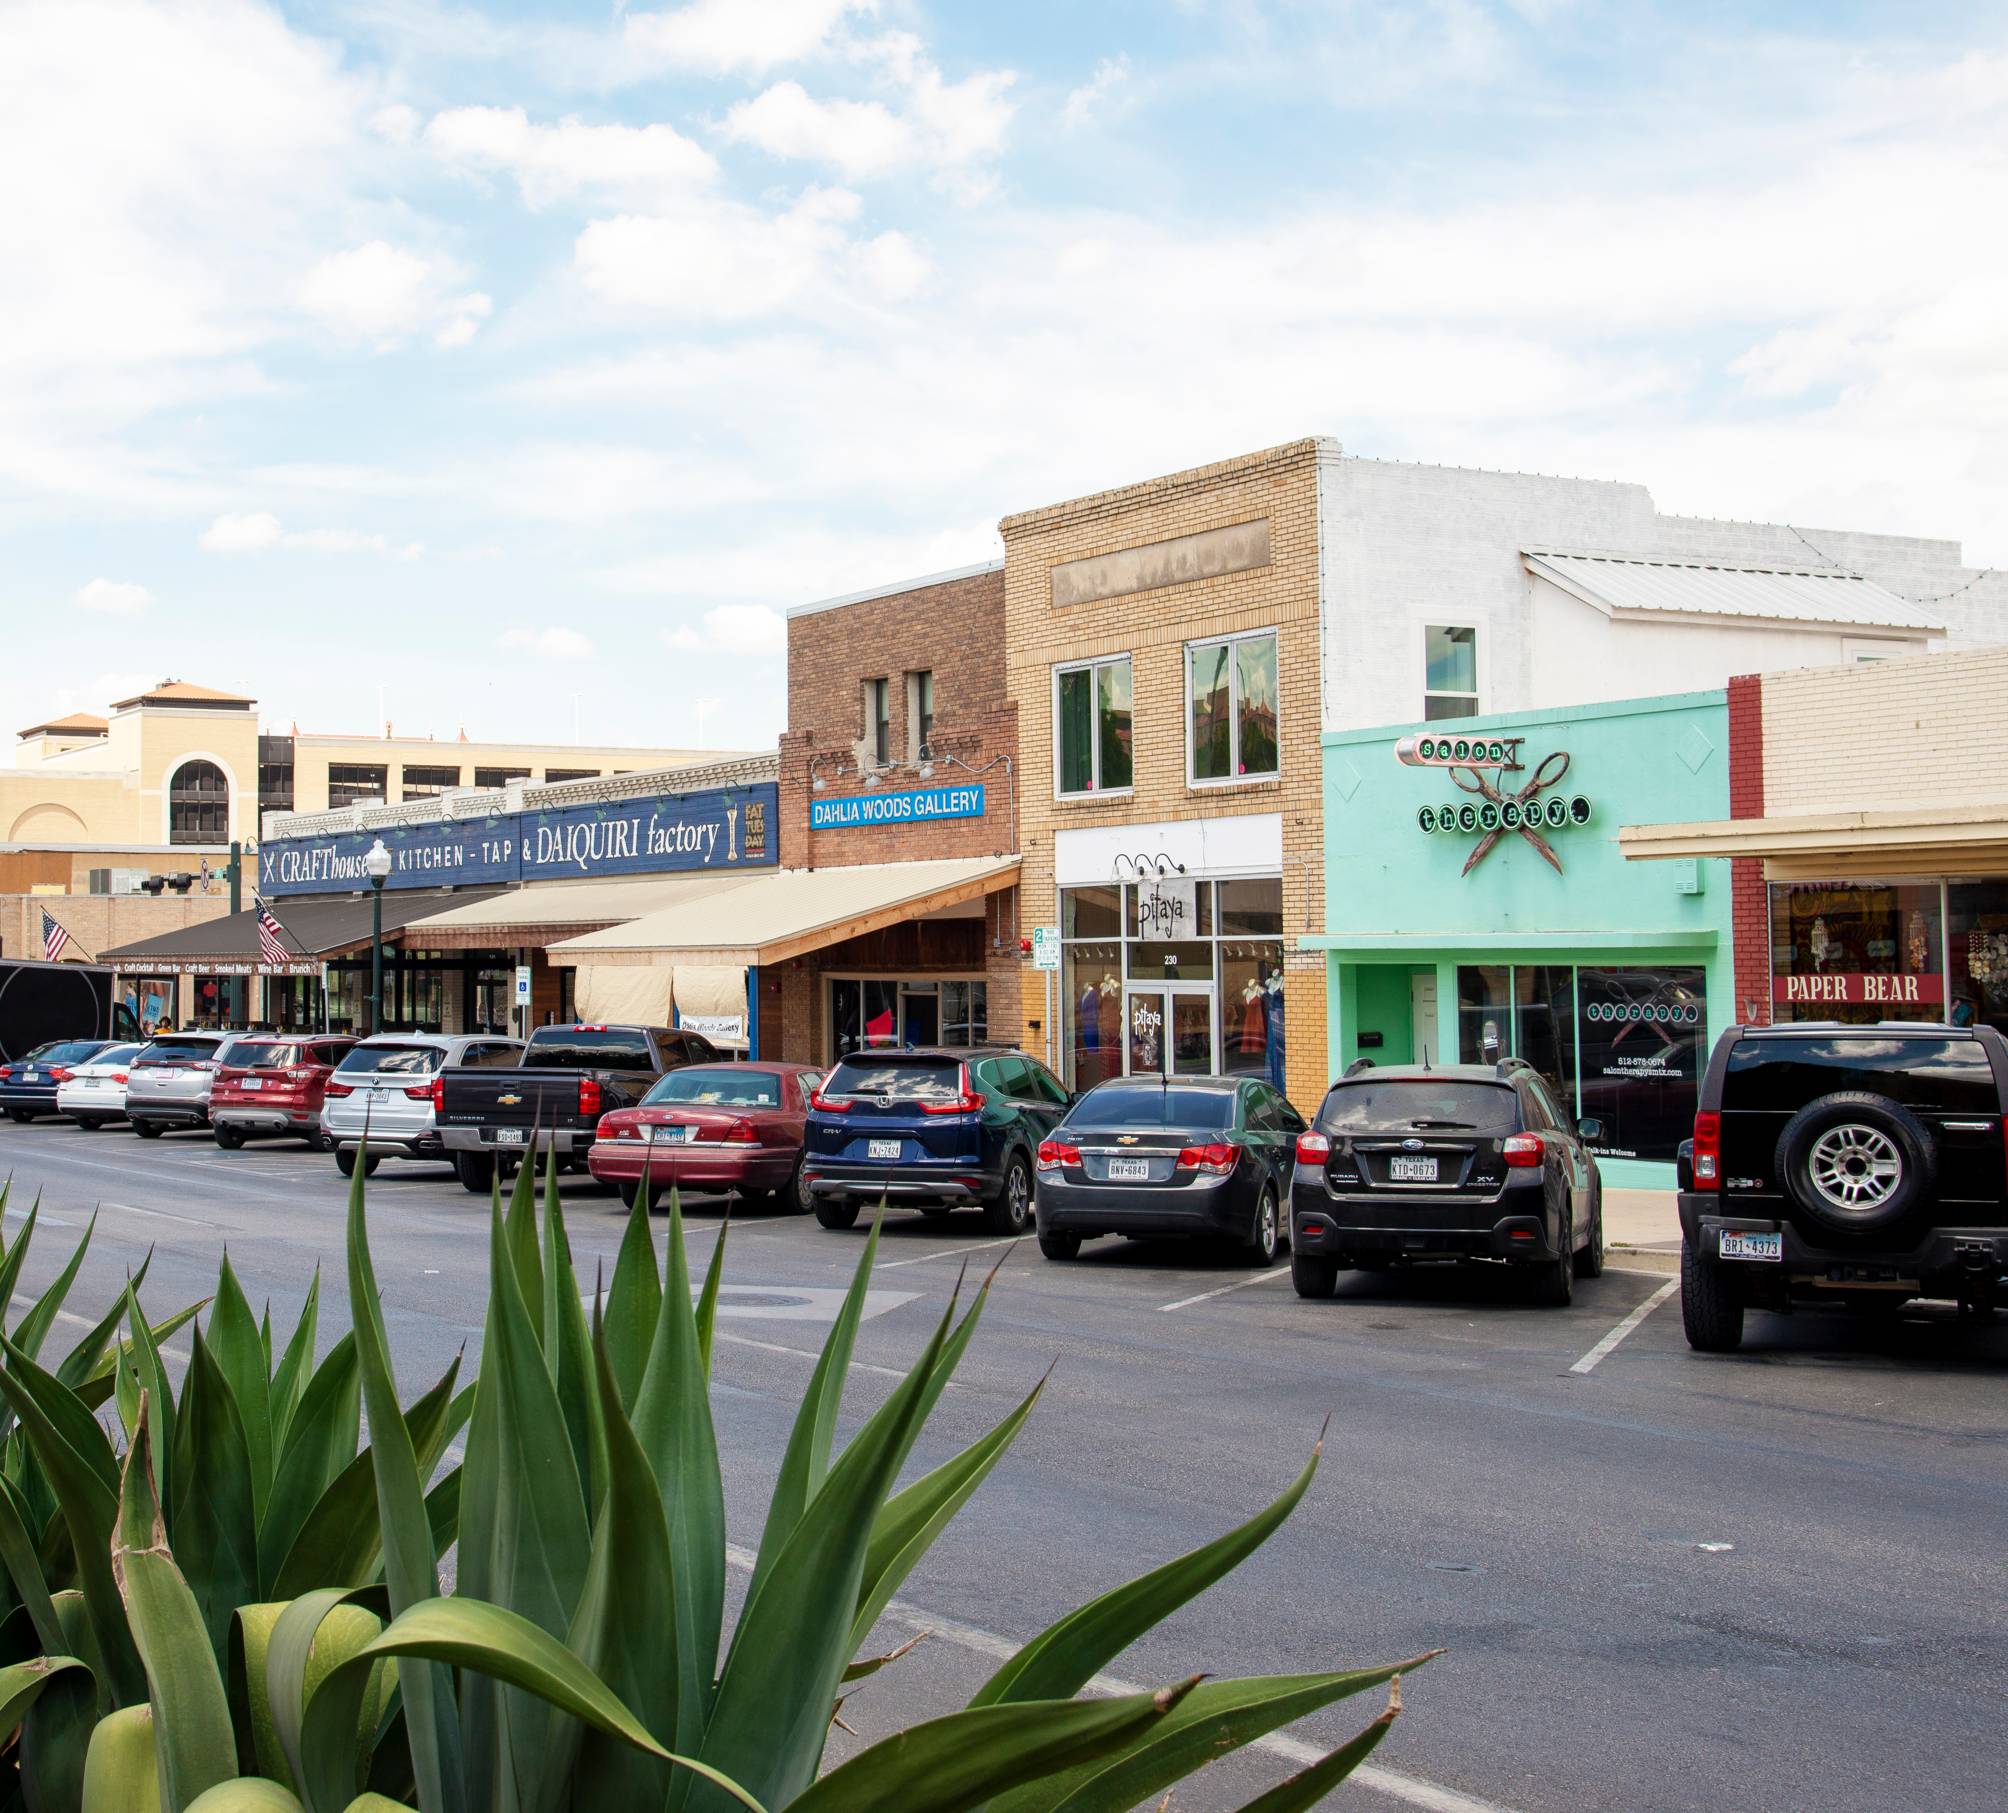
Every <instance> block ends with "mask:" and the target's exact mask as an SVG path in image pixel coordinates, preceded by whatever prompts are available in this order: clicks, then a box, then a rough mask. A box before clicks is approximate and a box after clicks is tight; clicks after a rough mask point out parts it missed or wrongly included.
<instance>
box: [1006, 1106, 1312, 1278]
mask: <svg viewBox="0 0 2008 1813" xmlns="http://www.w3.org/2000/svg"><path fill="white" fill-rule="evenodd" d="M1303 1130H1304V1117H1303V1116H1302V1115H1300V1114H1299V1113H1298V1112H1297V1111H1296V1109H1294V1108H1293V1107H1291V1106H1290V1104H1289V1103H1288V1102H1286V1101H1285V1100H1284V1099H1283V1097H1282V1095H1281V1094H1280V1093H1278V1092H1277V1091H1276V1090H1275V1089H1273V1088H1271V1087H1270V1086H1269V1084H1267V1083H1265V1082H1263V1081H1261V1080H1260V1079H1259V1078H1255V1077H1232V1076H1179V1077H1149V1076H1130V1077H1115V1078H1111V1079H1110V1080H1109V1081H1108V1082H1106V1083H1101V1084H1098V1085H1097V1086H1096V1087H1095V1088H1093V1089H1090V1090H1089V1091H1088V1092H1087V1094H1086V1095H1084V1096H1082V1097H1081V1099H1080V1100H1079V1101H1078V1102H1076V1103H1075V1104H1074V1105H1073V1107H1072V1108H1071V1109H1070V1110H1069V1111H1068V1113H1067V1118H1066V1119H1065V1120H1064V1121H1062V1122H1061V1123H1060V1125H1059V1126H1058V1127H1056V1128H1055V1129H1054V1130H1053V1134H1052V1137H1051V1138H1050V1139H1048V1140H1046V1141H1045V1142H1044V1143H1043V1144H1042V1145H1041V1146H1040V1147H1039V1189H1038V1203H1037V1213H1038V1220H1039V1250H1040V1251H1041V1252H1042V1253H1044V1254H1045V1255H1046V1257H1047V1258H1048V1259H1072V1258H1073V1257H1075V1255H1077V1254H1078V1253H1079V1252H1080V1250H1081V1242H1082V1241H1083V1240H1092V1239H1094V1238H1095V1237H1096V1236H1097V1235H1100V1234H1127V1235H1130V1236H1132V1237H1134V1238H1148V1239H1155V1238H1159V1237H1161V1236H1167V1235H1171V1236H1177V1235H1188V1236H1189V1235H1198V1236H1201V1237H1204V1238H1210V1239H1216V1240H1231V1241H1233V1242H1235V1244H1236V1245H1238V1246H1239V1247H1240V1249H1241V1251H1242V1253H1243V1255H1244V1256H1245V1257H1246V1258H1247V1260H1248V1263H1249V1264H1251V1265H1273V1264H1274V1263H1275V1262H1276V1254H1277V1251H1278V1249H1279V1247H1280V1245H1281V1242H1282V1241H1283V1239H1284V1228H1285V1225H1286V1223H1285V1217H1286V1216H1287V1215H1288V1213H1289V1201H1290V1167H1291V1165H1292V1163H1293V1162H1294V1155H1295V1152H1296V1145H1297V1135H1298V1134H1299V1133H1301V1132H1302V1131H1303Z"/></svg>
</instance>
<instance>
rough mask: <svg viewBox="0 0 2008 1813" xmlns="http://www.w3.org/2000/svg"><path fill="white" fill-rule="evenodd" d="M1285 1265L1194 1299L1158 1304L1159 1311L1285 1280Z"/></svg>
mask: <svg viewBox="0 0 2008 1813" xmlns="http://www.w3.org/2000/svg"><path fill="white" fill-rule="evenodd" d="M1289 1275H1290V1268H1289V1267H1288V1266H1287V1265H1273V1266H1271V1267H1270V1268H1269V1269H1268V1270H1267V1271H1266V1272H1257V1273H1256V1274H1255V1275H1254V1276H1253V1277H1252V1278H1236V1279H1235V1280H1234V1282H1233V1283H1232V1284H1223V1285H1222V1286H1221V1287H1220V1288H1219V1289H1218V1290H1210V1291H1201V1292H1200V1293H1199V1295H1198V1296H1196V1297H1181V1298H1179V1300H1178V1301H1177V1302H1176V1303H1160V1304H1159V1305H1158V1308H1159V1309H1160V1310H1167V1309H1190V1308H1191V1307H1192V1306H1193V1305H1194V1304H1195V1303H1204V1302H1206V1301H1208V1300H1209V1299H1210V1298H1213V1297H1224V1296H1226V1295H1227V1293H1228V1292H1229V1291H1245V1290H1246V1289H1247V1288H1248V1287H1249V1285H1251V1284H1274V1283H1275V1282H1276V1280H1277V1279H1278V1278H1287V1277H1289Z"/></svg>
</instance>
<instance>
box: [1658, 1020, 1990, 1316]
mask: <svg viewBox="0 0 2008 1813" xmlns="http://www.w3.org/2000/svg"><path fill="white" fill-rule="evenodd" d="M2004 1116H2008V1039H2004V1038H2003V1037H2002V1036H2001V1034H2000V1033H1998V1032H1996V1031H1995V1030H1994V1029H1993V1028H1992V1027H1988V1026H1976V1027H1970V1028H1969V1027H1958V1026H1942V1025H1936V1024H1929V1025H1927V1024H1910V1023H1885V1024H1883V1025H1880V1026H1842V1025H1835V1024H1825V1023H1821V1024H1814V1023H1809V1022H1801V1023H1799V1024H1797V1025H1790V1026H1732V1027H1730V1028H1729V1030H1728V1031H1727V1032H1725V1033H1724V1034H1723V1035H1722V1037H1721V1039H1720V1040H1719V1041H1718V1042H1717V1043H1716V1047H1715V1053H1714V1056H1713V1057H1711V1058H1710V1059H1709V1062H1708V1074H1707V1075H1706V1076H1705V1077H1704V1078H1703V1079H1702V1083H1701V1098H1700V1103H1699V1111H1698V1112H1697V1113H1696V1115H1695V1117H1694V1138H1693V1139H1692V1140H1691V1141H1687V1142H1683V1144H1682V1147H1681V1153H1680V1166H1679V1173H1680V1175H1679V1181H1680V1232H1681V1251H1680V1278H1681V1313H1682V1318H1683V1320H1684V1321H1685V1323H1686V1327H1687V1339H1688V1343H1689V1345H1690V1346H1692V1347H1696V1348H1699V1349H1700V1350H1702V1351H1703V1352H1707V1353H1725V1352H1728V1351H1730V1350H1731V1349H1733V1348H1735V1347H1736V1346H1737V1344H1738V1343H1739V1342H1740V1341H1741V1340H1742V1338H1743V1312H1744V1310H1745V1308H1746V1307H1749V1308H1757V1309H1775V1310H1786V1309H1790V1308H1792V1307H1794V1306H1804V1305H1806V1304H1831V1305H1835V1306H1845V1307H1852V1308H1856V1309H1862V1310H1868V1311H1882V1312H1885V1313H1887V1312H1893V1311H1895V1310H1897V1309H1899V1308H1901V1307H1902V1305H1903V1303H1904V1302H1905V1301H1906V1300H1907V1299H1909V1298H1911V1297H1950V1298H1953V1299H1955V1300H1956V1301H1957V1302H1958V1303H1959V1304H1960V1305H1961V1307H1962V1308H1965V1309H1968V1310H1972V1311H1978V1310H1981V1309H1988V1308H1991V1307H1992V1306H1993V1304H1994V1302H1995V1300H1996V1298H1997V1297H1998V1296H1999V1295H2000V1294H2001V1289H2002V1284H2003V1282H2004V1273H2008V1119H2004Z"/></svg>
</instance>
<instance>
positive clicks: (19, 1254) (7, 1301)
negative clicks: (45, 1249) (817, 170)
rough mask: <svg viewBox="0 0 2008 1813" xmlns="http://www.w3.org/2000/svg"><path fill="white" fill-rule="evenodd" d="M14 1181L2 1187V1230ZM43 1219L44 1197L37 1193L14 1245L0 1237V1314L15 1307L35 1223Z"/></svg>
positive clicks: (0, 1218) (0, 1216) (9, 1180)
mask: <svg viewBox="0 0 2008 1813" xmlns="http://www.w3.org/2000/svg"><path fill="white" fill-rule="evenodd" d="M12 1182H13V1180H12V1179H11V1178H10V1179H8V1183H7V1184H6V1185H0V1228H4V1224H5V1219H6V1211H7V1189H8V1187H9V1186H11V1184H12ZM41 1217H42V1197H41V1193H40V1192H39V1191H37V1192H36V1195H35V1200H34V1201H33V1202H32V1203H30V1204H29V1205H28V1214H27V1217H26V1219H25V1220H23V1221H22V1223H21V1231H20V1233H18V1234H17V1235H15V1236H14V1244H13V1245H12V1246H7V1245H5V1244H4V1235H0V1312H4V1311H6V1310H9V1309H12V1308H13V1307H14V1287H15V1285H17V1284H18V1283H19V1282H20V1280H21V1267H22V1266H23V1265H25V1264H26V1263H27V1259H28V1245H29V1243H30V1242H31V1241H32V1240H33V1239H34V1238H35V1223H36V1222H37V1221H39V1220H40V1219H41Z"/></svg>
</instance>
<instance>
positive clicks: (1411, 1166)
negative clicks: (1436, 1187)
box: [1387, 1158, 1436, 1183]
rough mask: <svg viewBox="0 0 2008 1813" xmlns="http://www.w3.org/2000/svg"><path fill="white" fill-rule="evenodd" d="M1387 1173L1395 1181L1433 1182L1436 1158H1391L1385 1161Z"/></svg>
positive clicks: (1434, 1179)
mask: <svg viewBox="0 0 2008 1813" xmlns="http://www.w3.org/2000/svg"><path fill="white" fill-rule="evenodd" d="M1387 1174H1388V1176H1389V1178H1390V1179H1391V1180H1392V1181H1393V1182H1395V1183H1434V1182H1435V1181H1436V1160H1435V1159H1433V1158H1391V1159H1389V1160H1388V1161H1387Z"/></svg>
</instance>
